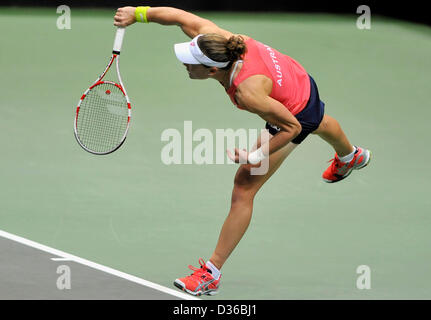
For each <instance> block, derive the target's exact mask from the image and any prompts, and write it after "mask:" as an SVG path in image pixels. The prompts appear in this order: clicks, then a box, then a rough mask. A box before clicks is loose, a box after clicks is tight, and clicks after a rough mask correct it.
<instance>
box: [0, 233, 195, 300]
mask: <svg viewBox="0 0 431 320" xmlns="http://www.w3.org/2000/svg"><path fill="white" fill-rule="evenodd" d="M0 237H3V238H6V239H9V240H13V241H16V242H19V243H21V244H24V245H26V246H29V247H32V248H35V249H39V250H41V251H45V252H48V253H51V254H53V255H55V256H59V257H61V258H52V259H51V260H53V259H57V260H58V261H66V260H68V261H74V262H77V263H80V264H82V265H85V266H87V267H90V268H93V269H97V270H100V271H103V272H106V273H109V274H112V275H114V276H117V277H120V278H123V279H126V280H129V281H132V282H135V283H138V284H141V285H143V286H146V287H149V288H151V289H155V290H158V291H161V292H163V293H166V294H170V295H173V296H176V297H178V298H182V299H185V300H200V299H199V298H196V297H193V296H191V295H188V294H185V293H182V292H179V291H176V290H173V289H170V288H167V287H164V286H161V285H159V284H157V283H154V282H151V281H147V280H144V279H141V278H138V277H135V276H132V275H130V274H127V273H124V272H122V271H118V270H115V269H112V268H109V267H107V266H104V265H101V264H98V263H95V262H92V261H89V260H86V259H83V258H80V257H77V256H74V255H72V254H69V253H66V252H63V251H60V250H57V249H54V248H51V247H48V246H45V245H43V244H40V243H37V242H34V241H31V240H28V239H25V238H22V237H20V236H17V235H14V234H11V233H8V232H6V231H3V230H0Z"/></svg>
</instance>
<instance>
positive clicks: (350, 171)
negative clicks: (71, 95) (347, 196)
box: [323, 150, 372, 183]
mask: <svg viewBox="0 0 431 320" xmlns="http://www.w3.org/2000/svg"><path fill="white" fill-rule="evenodd" d="M368 153H369V155H368V159H367V161H366V162H365V164H364V165H363V166H361V167H357V168H352V169H350V170H349V171H348V172H347V173H346V174H345V175H344V176H343V177H342V178H340V179H339V180H335V181H334V180H328V179H325V178H323V181H325V182H327V183H335V182H339V181H341V180H344V179H346V178H347V177H348V176H349V175H350V174H351V173H352V171H353V170H359V169H362V168H365V167H366V166H368V164H369V163H370V160H371V154H372V153H371V151H370V150H368Z"/></svg>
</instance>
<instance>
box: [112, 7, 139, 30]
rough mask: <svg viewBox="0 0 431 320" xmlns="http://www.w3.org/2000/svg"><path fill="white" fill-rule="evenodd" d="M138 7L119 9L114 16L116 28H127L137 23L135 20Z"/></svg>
mask: <svg viewBox="0 0 431 320" xmlns="http://www.w3.org/2000/svg"><path fill="white" fill-rule="evenodd" d="M135 10H136V7H122V8H118V9H117V12H116V13H115V16H114V26H117V27H127V26H129V25H131V24H133V23H135V22H136V18H135Z"/></svg>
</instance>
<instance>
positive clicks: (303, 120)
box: [265, 75, 325, 144]
mask: <svg viewBox="0 0 431 320" xmlns="http://www.w3.org/2000/svg"><path fill="white" fill-rule="evenodd" d="M308 76H309V77H310V99H308V102H307V105H306V106H305V108H304V109H303V110H302V111H301V112H300V113H298V114H297V115H295V117H296V119H298V121H299V123H300V124H301V126H302V130H301V133H300V134H299V135H298V136H296V137H295V139H293V140H292V142H293V143H295V144H300V143H301V142H302V141H304V139H305V138H306V137H307V136H308V135H309V134H310V133H312V132H313V131H314V130H316V129H317V128H318V127H319V125H320V122H321V121H322V119H323V115H324V111H325V103H323V101H321V100H320V97H319V90H318V89H317V84H316V82H314V79H313V78H312V77H311V76H310V75H308ZM265 128H266V129H267V130H268V131H269V133H270V134H272V135H275V134H277V133H278V132H279V131H280V128H279V127H277V126H275V125H272V124H270V123H269V122H267V123H266V125H265Z"/></svg>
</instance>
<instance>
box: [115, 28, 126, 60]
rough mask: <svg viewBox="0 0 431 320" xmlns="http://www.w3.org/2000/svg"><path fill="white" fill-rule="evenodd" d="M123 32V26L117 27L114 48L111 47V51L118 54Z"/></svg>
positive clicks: (124, 30) (124, 29)
mask: <svg viewBox="0 0 431 320" xmlns="http://www.w3.org/2000/svg"><path fill="white" fill-rule="evenodd" d="M125 32H126V28H123V27H118V28H117V33H116V34H115V40H114V48H113V49H112V52H113V53H116V54H120V51H121V46H122V44H123V38H124V33H125Z"/></svg>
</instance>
